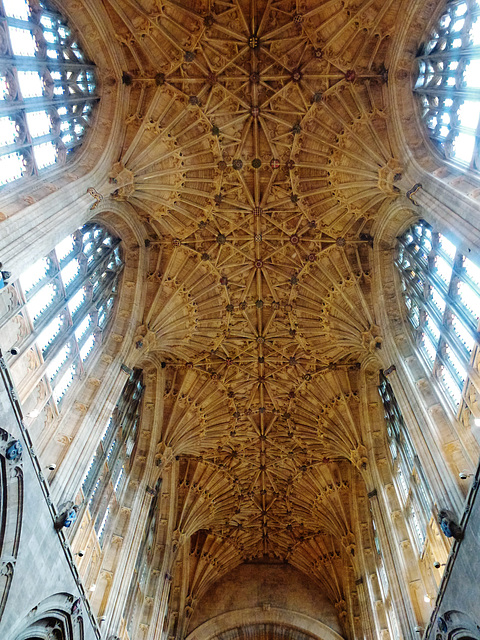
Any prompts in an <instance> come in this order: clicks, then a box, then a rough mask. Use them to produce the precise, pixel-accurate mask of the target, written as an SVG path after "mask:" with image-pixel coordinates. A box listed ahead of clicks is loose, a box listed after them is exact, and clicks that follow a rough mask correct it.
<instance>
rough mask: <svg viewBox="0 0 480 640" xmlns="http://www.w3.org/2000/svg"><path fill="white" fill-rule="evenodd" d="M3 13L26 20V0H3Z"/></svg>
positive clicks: (28, 10)
mask: <svg viewBox="0 0 480 640" xmlns="http://www.w3.org/2000/svg"><path fill="white" fill-rule="evenodd" d="M3 8H4V9H5V15H7V16H9V17H10V18H17V19H18V20H28V18H29V16H30V9H29V6H28V2H27V0H3Z"/></svg>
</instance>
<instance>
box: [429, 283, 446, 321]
mask: <svg viewBox="0 0 480 640" xmlns="http://www.w3.org/2000/svg"><path fill="white" fill-rule="evenodd" d="M431 299H432V302H433V304H434V305H435V307H436V308H437V309H438V311H439V312H440V313H441V314H442V315H443V312H444V311H445V305H446V303H445V299H444V298H443V296H441V295H440V293H439V292H438V291H437V289H435V287H432V292H431Z"/></svg>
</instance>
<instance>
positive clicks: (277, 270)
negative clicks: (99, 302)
mask: <svg viewBox="0 0 480 640" xmlns="http://www.w3.org/2000/svg"><path fill="white" fill-rule="evenodd" d="M104 4H105V7H106V9H107V11H108V12H109V14H110V18H111V20H112V22H113V24H114V26H115V31H116V33H117V38H118V39H119V41H120V42H121V43H122V45H123V48H124V52H125V55H126V59H127V61H128V68H127V69H125V73H124V76H123V81H124V83H125V84H127V85H128V86H129V87H130V103H129V115H128V117H127V129H126V132H127V133H126V137H125V141H124V148H123V152H122V155H121V157H120V159H119V162H118V163H117V164H116V165H115V166H114V167H113V168H112V171H111V176H110V177H111V183H112V185H111V187H112V193H111V195H112V197H113V198H115V199H118V200H123V201H127V202H129V203H130V204H131V205H133V207H134V208H135V209H136V211H137V212H138V215H140V216H141V217H142V218H143V219H144V220H145V221H147V222H148V224H149V225H150V229H151V242H150V246H151V264H150V272H149V274H148V301H147V302H148V304H147V309H148V311H147V313H146V315H145V318H144V324H143V326H142V327H140V328H139V330H138V335H137V344H138V347H139V349H141V350H142V351H143V353H144V354H145V355H147V354H152V353H158V354H159V355H160V357H161V359H162V360H164V361H165V362H166V363H167V366H166V369H165V372H166V383H165V398H164V402H165V405H164V409H163V435H162V442H161V443H160V444H159V446H158V451H157V457H158V460H159V462H160V463H161V464H164V465H167V464H168V463H169V461H170V460H172V459H173V457H175V456H177V457H180V460H181V463H180V477H179V479H178V482H179V486H180V489H179V498H178V500H179V504H178V510H177V511H178V520H177V523H176V531H175V534H174V535H175V536H176V538H177V539H178V540H179V541H180V540H182V539H185V538H186V537H190V536H191V541H190V545H189V549H190V561H189V572H190V574H189V576H188V583H189V588H188V592H189V598H190V603H192V602H193V601H194V600H195V599H196V598H198V596H199V594H201V592H202V591H203V590H204V589H205V588H206V587H207V586H208V585H209V584H210V583H211V581H212V580H216V579H217V578H218V576H219V575H221V574H222V573H223V572H225V571H227V570H229V569H231V568H232V567H234V566H235V565H238V564H239V563H241V562H243V561H245V560H252V559H255V558H265V557H269V558H270V559H276V560H279V561H288V562H291V563H292V564H293V565H295V566H296V567H298V568H300V569H301V570H303V571H305V572H307V573H308V574H309V575H311V576H314V577H315V578H316V579H317V580H318V581H319V582H320V583H321V584H322V585H323V586H324V588H325V590H326V592H327V593H328V594H329V595H330V597H331V599H332V601H333V602H334V603H336V604H337V607H338V609H339V613H340V615H341V616H342V615H346V614H345V609H346V605H345V601H344V591H345V590H344V587H343V581H344V579H345V575H346V573H347V574H348V572H349V571H350V569H351V568H352V567H353V563H354V561H355V560H354V558H355V535H354V524H353V520H354V519H358V518H362V517H365V514H362V513H361V509H360V507H359V506H358V503H357V499H358V495H359V494H362V493H363V494H364V493H365V486H364V482H363V480H362V478H361V475H362V473H363V471H364V470H365V467H366V463H367V456H366V454H367V452H366V449H365V446H364V442H363V441H362V434H361V427H360V424H361V419H360V410H361V409H360V403H359V397H358V388H359V379H360V367H361V366H362V364H365V363H366V362H368V361H369V359H371V358H372V354H374V353H375V351H376V349H377V348H378V347H379V346H380V344H381V340H382V339H381V336H380V335H379V329H378V327H377V325H376V320H375V317H374V315H373V310H372V300H371V290H370V289H371V282H370V252H371V244H372V238H371V235H370V233H371V226H372V222H373V220H374V218H375V216H376V214H377V212H378V209H379V207H380V206H381V205H382V204H385V203H388V202H389V201H390V200H392V199H393V198H395V197H397V195H398V189H397V187H396V186H395V182H396V181H397V180H398V179H399V178H400V177H401V167H400V166H399V164H398V162H397V161H396V159H395V158H394V154H393V152H392V147H391V143H390V140H389V136H388V131H387V123H386V112H385V100H384V95H385V83H386V81H387V71H386V69H385V65H384V62H385V52H386V50H387V47H388V41H389V37H390V35H391V32H390V29H391V27H392V25H393V23H394V22H395V19H396V11H397V5H398V3H397V2H395V0H353V1H348V0H345V1H340V0H299V1H297V2H295V1H294V0H268V1H267V0H222V1H214V0H211V1H207V0H178V1H177V2H175V1H173V0H165V1H161V0H158V1H157V2H149V1H147V0H142V2H135V1H133V0H105V1H104ZM346 570H347V571H346ZM353 573H354V571H353ZM188 602H189V601H187V606H188ZM342 612H343V613H342Z"/></svg>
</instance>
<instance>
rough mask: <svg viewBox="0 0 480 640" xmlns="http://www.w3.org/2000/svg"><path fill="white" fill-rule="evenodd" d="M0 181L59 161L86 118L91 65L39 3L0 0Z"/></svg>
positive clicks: (89, 105) (53, 12) (65, 26)
mask: <svg viewBox="0 0 480 640" xmlns="http://www.w3.org/2000/svg"><path fill="white" fill-rule="evenodd" d="M0 21H1V23H2V25H1V28H2V38H1V39H0V50H1V52H0V56H1V57H0V185H5V184H7V183H8V182H12V181H13V180H17V179H18V178H20V177H22V176H30V175H38V173H39V172H41V171H42V170H43V169H45V168H46V167H49V166H51V165H53V164H55V163H56V162H58V163H63V162H65V160H66V158H67V157H68V155H69V154H70V153H71V152H72V151H73V150H74V149H75V148H76V147H77V146H78V145H79V144H80V143H81V141H82V138H83V135H84V133H85V130H86V128H87V125H88V121H89V119H90V117H91V113H92V108H93V105H94V102H95V101H96V100H97V97H96V93H95V75H94V67H93V65H92V64H90V63H89V62H88V61H86V59H85V56H84V54H83V53H82V51H81V49H80V47H79V45H78V43H77V41H76V39H75V37H74V34H73V33H72V30H71V29H70V27H69V26H68V24H67V23H66V21H65V20H64V18H63V17H62V16H61V15H60V14H59V13H58V12H57V11H56V10H54V9H53V8H52V7H51V6H50V5H49V4H48V3H47V2H45V1H42V2H40V1H39V0H0Z"/></svg>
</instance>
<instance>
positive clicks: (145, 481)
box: [105, 375, 163, 636]
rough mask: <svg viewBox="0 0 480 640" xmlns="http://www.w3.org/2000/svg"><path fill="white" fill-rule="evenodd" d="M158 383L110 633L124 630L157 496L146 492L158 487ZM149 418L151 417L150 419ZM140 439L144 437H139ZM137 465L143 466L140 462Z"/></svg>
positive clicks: (144, 425) (145, 421) (146, 422)
mask: <svg viewBox="0 0 480 640" xmlns="http://www.w3.org/2000/svg"><path fill="white" fill-rule="evenodd" d="M154 382H155V380H154V376H150V375H149V376H148V382H147V385H148V386H147V388H146V390H145V396H144V399H143V407H142V413H143V415H142V420H141V425H140V428H141V431H142V432H143V431H146V432H149V433H150V437H149V443H148V455H147V457H146V460H145V461H144V469H145V472H144V473H143V477H142V479H141V481H140V483H139V485H138V488H137V491H136V496H135V500H134V503H133V506H132V515H131V518H130V526H129V530H128V533H127V535H126V536H125V538H124V542H123V548H122V554H121V557H120V558H119V559H118V561H117V563H116V571H115V575H114V578H113V585H112V593H113V594H114V595H115V598H114V599H113V598H110V600H109V602H108V605H107V608H106V610H105V616H106V618H107V625H108V627H107V631H108V633H107V634H106V635H107V636H108V634H109V633H113V634H114V633H118V630H119V629H120V627H121V623H122V617H123V614H124V611H125V605H126V601H127V597H128V592H129V587H130V582H131V580H132V577H133V575H134V570H135V565H136V562H137V555H138V552H139V549H140V547H141V544H142V540H143V537H144V535H145V526H146V522H147V520H148V514H149V511H150V505H151V501H152V499H153V497H152V496H151V495H150V494H148V493H146V492H145V489H146V488H147V485H148V486H150V487H154V486H155V484H156V480H157V476H158V471H157V469H156V467H155V465H154V459H155V447H154V443H155V442H157V440H158V435H159V434H158V433H157V430H158V427H157V425H156V424H155V414H154V412H152V411H151V409H150V408H147V406H146V405H147V397H148V396H149V387H150V386H151V385H153V384H154ZM156 387H157V390H156V393H155V394H153V395H154V397H156V398H159V397H160V398H161V397H162V395H163V394H162V393H159V387H160V385H159V383H158V381H157V385H156ZM147 416H148V418H147ZM139 437H140V434H139ZM137 464H141V463H140V461H139V462H137Z"/></svg>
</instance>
